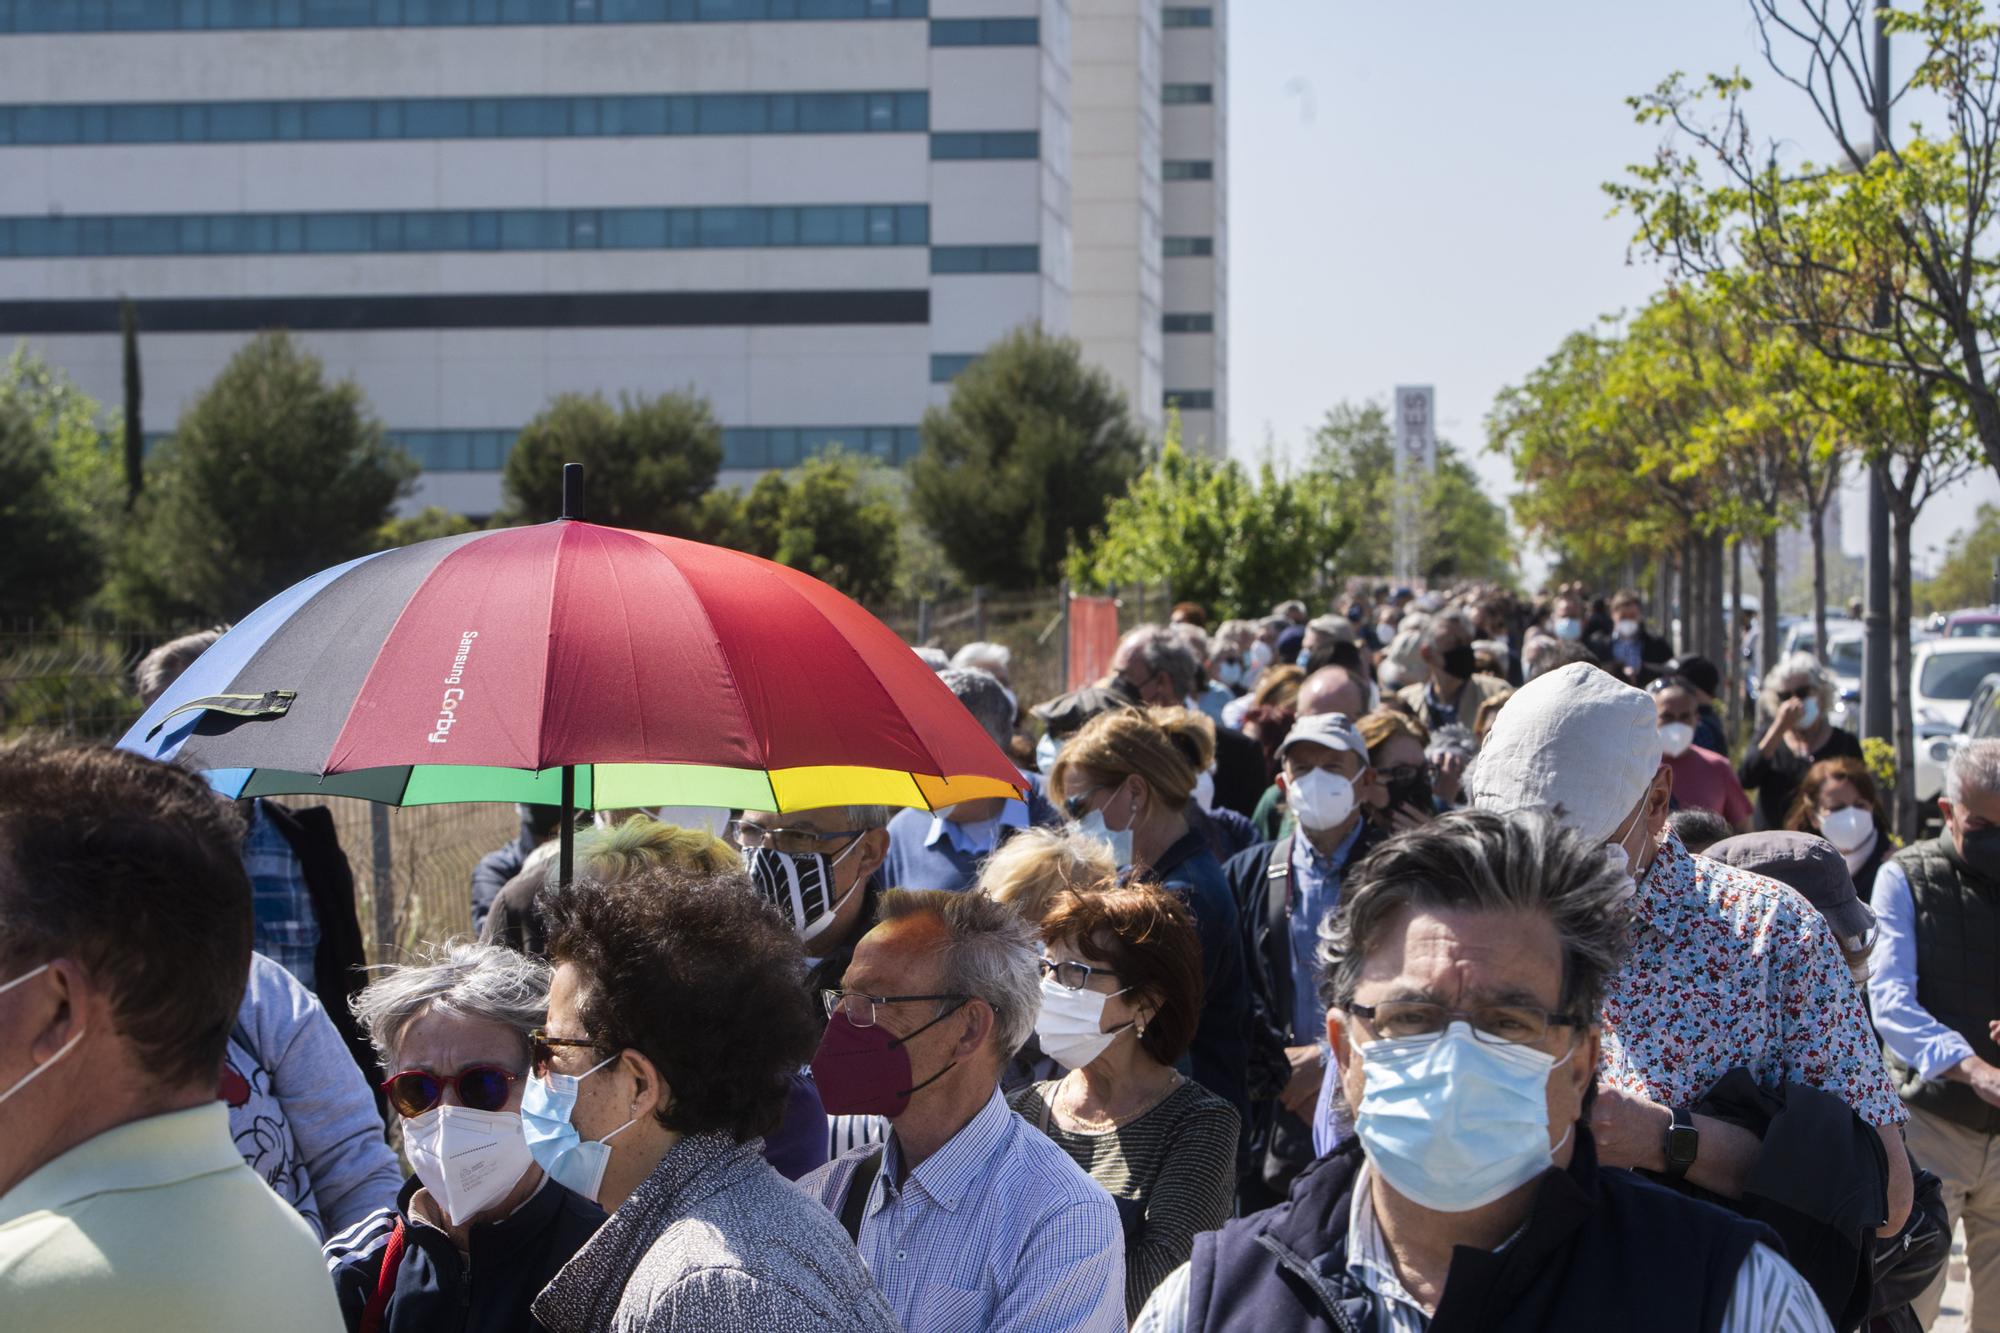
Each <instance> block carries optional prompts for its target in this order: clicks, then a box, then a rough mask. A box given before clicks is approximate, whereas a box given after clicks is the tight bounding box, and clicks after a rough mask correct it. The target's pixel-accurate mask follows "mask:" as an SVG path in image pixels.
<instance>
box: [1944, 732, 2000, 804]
mask: <svg viewBox="0 0 2000 1333" xmlns="http://www.w3.org/2000/svg"><path fill="white" fill-rule="evenodd" d="M1968 789H1970V790H1972V791H1982V792H1985V793H1987V794H1988V795H1989V796H1990V795H1992V794H1994V793H1996V792H2000V737H1990V738H1988V739H1986V740H1980V741H1967V742H1966V743H1965V744H1963V745H1961V746H1959V747H1958V752H1957V753H1956V754H1954V755H1952V757H1951V766H1950V767H1949V768H1947V769H1945V771H1944V798H1945V799H1946V800H1947V801H1950V802H1951V803H1952V805H1954V806H1959V805H1963V804H1964V803H1965V793H1966V791H1967V790H1968Z"/></svg>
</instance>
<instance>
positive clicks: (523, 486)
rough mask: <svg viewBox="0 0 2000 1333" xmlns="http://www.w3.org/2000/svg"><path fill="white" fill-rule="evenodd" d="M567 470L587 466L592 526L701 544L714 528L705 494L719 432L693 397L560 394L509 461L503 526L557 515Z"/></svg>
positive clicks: (704, 404)
mask: <svg viewBox="0 0 2000 1333" xmlns="http://www.w3.org/2000/svg"><path fill="white" fill-rule="evenodd" d="M565 463H581V464H583V465H584V475H585V477H586V480H587V486H586V491H585V515H584V516H585V517H586V518H588V519H589V520H590V521H591V522H593V523H603V524H605V525H607V526H610V527H617V528H636V529H638V530H640V531H642V532H661V533H665V534H667V535H668V536H671V537H700V536H702V535H704V532H705V530H706V529H707V528H708V527H709V526H710V525H711V522H712V518H711V517H705V515H709V514H712V511H709V510H705V509H704V506H703V497H704V496H706V495H707V494H708V493H709V491H710V490H711V488H713V487H714V485H715V476H716V473H717V472H718V471H719V470H720V469H721V467H722V427H721V426H720V425H718V424H717V423H716V420H715V414H714V413H713V412H712V411H711V410H710V409H709V405H708V401H707V400H706V399H704V398H702V397H700V396H698V395H696V394H694V393H693V392H688V393H667V394H661V395H660V396H658V397H656V398H646V397H636V398H635V397H629V396H627V397H621V398H620V399H619V400H618V405H617V406H616V407H613V406H612V405H611V404H610V403H609V402H607V401H606V400H605V399H604V397H603V396H602V395H600V394H588V395H586V394H574V393H571V394H562V395H560V396H558V397H557V398H556V399H554V400H553V401H552V402H550V404H549V405H548V406H547V407H546V408H544V409H543V410H542V411H541V413H540V414H539V415H537V416H536V417H535V419H534V420H533V421H530V422H529V423H528V424H527V425H526V426H525V427H523V428H522V430H521V434H520V436H519V438H518V439H516V440H515V442H514V449H513V452H512V453H510V454H508V455H507V466H506V470H505V472H504V473H503V475H502V484H503V486H504V487H505V489H506V495H507V508H506V511H505V519H506V521H507V522H510V523H545V522H548V521H549V520H551V519H555V518H560V517H561V516H562V469H563V464H565Z"/></svg>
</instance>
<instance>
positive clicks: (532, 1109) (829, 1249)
mask: <svg viewBox="0 0 2000 1333" xmlns="http://www.w3.org/2000/svg"><path fill="white" fill-rule="evenodd" d="M543 917H544V919H545V920H546V921H547V923H548V927H549V956H550V961H551V962H553V963H554V964H555V978H554V981H553V983H552V984H551V986H550V990H549V1017H548V1025H547V1027H546V1029H545V1030H543V1031H542V1032H539V1033H537V1034H535V1051H534V1060H535V1069H534V1076H533V1077H532V1078H531V1079H530V1084H529V1088H528V1092H527V1094H526V1096H525V1097H524V1098H523V1102H522V1114H523V1117H524V1119H525V1120H526V1121H527V1126H528V1139H529V1143H530V1146H531V1147H532V1149H533V1150H534V1154H535V1158H536V1160H537V1161H538V1162H541V1163H542V1165H543V1167H544V1169H546V1170H548V1171H549V1173H550V1174H551V1175H553V1176H554V1177H555V1178H556V1179H557V1180H559V1181H564V1182H565V1183H568V1184H570V1186H571V1188H573V1189H579V1190H581V1191H583V1192H587V1193H591V1194H594V1195H595V1196H596V1197H597V1198H598V1199H600V1200H601V1201H603V1202H604V1203H606V1204H609V1205H612V1206H614V1207H615V1208H616V1209H617V1211H616V1212H615V1213H613V1214H612V1216H611V1218H610V1220H608V1221H607V1222H606V1223H605V1224H604V1227H603V1228H602V1229H601V1230H600V1231H599V1232H598V1233H597V1235H596V1236H594V1237H593V1238H592V1239H591V1241H590V1243H589V1244H588V1245H586V1246H585V1247H584V1248H583V1249H582V1250H581V1251H579V1252H578V1254H577V1256H576V1257H575V1258H574V1259H572V1260H571V1261H570V1263H569V1265H568V1266H567V1267H566V1268H564V1269H563V1271H562V1273H561V1274H560V1275H558V1276H557V1278H556V1280H555V1281H553V1282H551V1283H550V1284H549V1286H548V1287H547V1289H545V1290H544V1291H543V1292H542V1294H541V1295H540V1296H539V1297H537V1298H536V1300H535V1303H534V1313H535V1317H536V1318H537V1319H539V1320H540V1321H541V1322H542V1324H543V1325H544V1326H545V1327H546V1328H548V1329H549V1330H550V1331H551V1333H582V1331H583V1330H598V1329H607V1328H612V1327H616V1328H618V1329H621V1330H656V1329H658V1330H664V1329H668V1328H700V1329H704V1330H720V1331H721V1333H734V1331H736V1330H741V1331H742V1333H790V1330H811V1331H812V1333H819V1331H820V1330H825V1331H826V1333H833V1331H834V1330H849V1329H854V1330H863V1331H864V1333H869V1331H872V1330H876V1329H883V1330H887V1329H893V1328H894V1327H895V1320H894V1317H893V1316H892V1315H891V1314H890V1312H889V1307H888V1306H887V1305H886V1304H885V1303H884V1302H883V1300H882V1298H881V1296H880V1295H879V1294H878V1293H877V1292H876V1290H875V1288H874V1286H873V1284H872V1283H871V1282H870V1281H869V1277H868V1271H867V1269H866V1268H865V1267H864V1266H863V1265H862V1263H861V1257H860V1255H859V1254H857V1253H856V1252H855V1249H854V1247H853V1245H852V1243H850V1242H849V1240H848V1238H847V1236H846V1234H845V1233H844V1232H843V1231H842V1230H841V1226H840V1223H839V1222H838V1221H837V1220H836V1219H835V1218H834V1216H833V1214H831V1213H829V1212H828V1211H827V1210H826V1209H825V1208H823V1207H821V1206H820V1205H819V1204H818V1203H816V1202H815V1201H813V1200H812V1199H809V1198H807V1197H806V1196H805V1195H804V1194H802V1193H800V1192H799V1191H798V1190H796V1189H794V1188H793V1187H792V1185H791V1184H790V1183H789V1182H788V1181H786V1180H785V1179H784V1178H783V1177H782V1176H780V1175H779V1174H778V1173H777V1172H776V1171H774V1170H773V1169H772V1168H771V1167H770V1165H769V1164H767V1163H766V1162H765V1161H764V1159H763V1157H762V1155H761V1153H760V1148H761V1143H760V1139H761V1136H762V1135H764V1134H767V1133H769V1132H770V1131H771V1130H773V1129H774V1128H776V1126H777V1124H778V1122H779V1118H780V1117H781V1115H782V1114H783V1112H784V1108H785V1102H786V1097H787V1095H788V1092H789V1089H790V1082H791V1075H792V1073H793V1072H794V1071H795V1070H797V1069H798V1068H799V1067H800V1066H801V1065H803V1064H804V1063H805V1062H806V1061H807V1060H808V1059H810V1058H811V1056H812V1052H813V1049H814V1046H815V1045H816V1043H817V1041H818V1038H819V1024H818V1023H817V1022H816V1021H814V1018H813V1015H812V1011H811V1007H810V1001H809V1000H808V999H807V997H806V994H805V987H804V975H805V960H804V957H803V956H802V955H801V953H800V951H799V945H798V941H797V938H796V937H795V936H794V935H793V933H792V931H791V928H790V927H789V926H788V925H787V924H786V923H785V922H784V920H782V919H781V918H780V917H779V916H778V915H777V913H776V912H775V911H773V910H772V909H771V907H770V906H769V905H768V904H767V903H766V902H765V901H764V900H763V899H762V898H761V897H759V896H758V895H757V893H756V892H755V891H754V890H753V889H752V887H751V885H750V881H749V878H748V876H746V875H745V874H743V873H742V872H740V871H732V872H726V873H722V874H706V875H704V874H700V873H696V872H691V871H687V870H683V869H678V868H674V867H668V866H659V867H653V868H650V869H646V870H643V871H641V872H639V873H637V874H632V875H626V876H619V877H616V878H593V877H585V878H583V879H580V880H579V881H577V882H576V883H574V884H569V885H564V886H562V887H561V888H559V889H557V890H555V891H554V892H553V893H551V894H550V895H549V896H548V897H547V898H546V899H545V901H544V903H543ZM628 1194H629V1197H628Z"/></svg>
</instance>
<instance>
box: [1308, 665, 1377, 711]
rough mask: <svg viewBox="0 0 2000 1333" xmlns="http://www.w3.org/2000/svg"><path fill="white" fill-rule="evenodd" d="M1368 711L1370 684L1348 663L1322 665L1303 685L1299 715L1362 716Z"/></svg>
mask: <svg viewBox="0 0 2000 1333" xmlns="http://www.w3.org/2000/svg"><path fill="white" fill-rule="evenodd" d="M1367 711H1368V686H1367V683H1366V682H1364V681H1363V680H1362V679H1361V678H1360V677H1358V676H1356V675H1354V674H1353V673H1352V672H1350V671H1349V670H1348V669H1347V668H1346V667H1337V666H1330V667H1321V668H1320V669H1319V670H1318V671H1315V672H1313V673H1312V674H1311V675H1310V676H1307V677H1306V681H1305V684H1303V685H1301V686H1300V687H1299V716H1300V717H1313V716H1316V715H1318V714H1320V713H1345V714H1347V716H1349V717H1360V716H1361V715H1362V714H1363V713H1365V712H1367Z"/></svg>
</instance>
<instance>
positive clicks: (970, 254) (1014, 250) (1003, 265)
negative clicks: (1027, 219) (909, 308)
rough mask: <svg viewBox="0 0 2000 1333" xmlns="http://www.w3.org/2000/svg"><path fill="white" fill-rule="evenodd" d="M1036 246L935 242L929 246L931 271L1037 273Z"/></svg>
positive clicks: (1039, 258)
mask: <svg viewBox="0 0 2000 1333" xmlns="http://www.w3.org/2000/svg"><path fill="white" fill-rule="evenodd" d="M1041 267H1042V249H1041V247H1040V246H1038V245H936V246H932V247H931V272H933V273H1039V272H1041Z"/></svg>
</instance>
